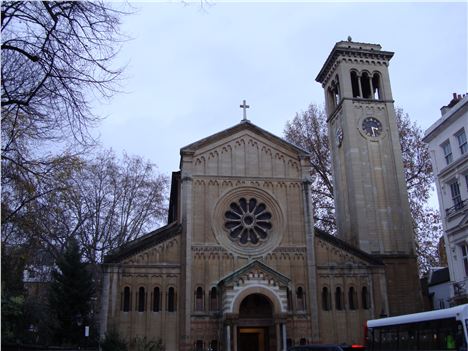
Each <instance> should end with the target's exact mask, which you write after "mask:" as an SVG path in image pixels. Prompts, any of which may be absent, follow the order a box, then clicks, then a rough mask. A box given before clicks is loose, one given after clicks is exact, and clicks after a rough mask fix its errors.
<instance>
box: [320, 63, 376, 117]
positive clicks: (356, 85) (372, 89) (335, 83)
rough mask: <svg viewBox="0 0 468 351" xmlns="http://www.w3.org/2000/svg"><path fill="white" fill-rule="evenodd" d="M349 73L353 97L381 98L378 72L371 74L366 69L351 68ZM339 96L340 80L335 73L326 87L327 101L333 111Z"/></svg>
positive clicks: (340, 94)
mask: <svg viewBox="0 0 468 351" xmlns="http://www.w3.org/2000/svg"><path fill="white" fill-rule="evenodd" d="M350 75H351V90H352V94H353V98H362V99H371V100H383V98H384V97H383V91H382V85H381V78H380V73H378V72H375V73H373V74H371V73H369V72H366V71H363V72H358V71H356V70H352V71H351V73H350ZM341 98H342V92H341V88H340V80H339V78H338V75H336V76H335V78H334V79H332V80H331V82H330V84H329V85H328V89H327V103H328V106H329V107H330V111H333V110H334V109H335V108H336V107H337V106H338V104H339V102H340V100H341Z"/></svg>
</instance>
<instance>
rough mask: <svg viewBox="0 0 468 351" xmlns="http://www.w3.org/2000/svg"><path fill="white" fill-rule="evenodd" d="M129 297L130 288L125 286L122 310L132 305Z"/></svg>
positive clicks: (130, 295)
mask: <svg viewBox="0 0 468 351" xmlns="http://www.w3.org/2000/svg"><path fill="white" fill-rule="evenodd" d="M131 297H132V294H131V291H130V288H129V287H128V286H126V287H125V288H124V290H123V297H122V311H124V312H128V311H130V306H131V305H132V304H131V301H130V300H131Z"/></svg>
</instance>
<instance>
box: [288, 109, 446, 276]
mask: <svg viewBox="0 0 468 351" xmlns="http://www.w3.org/2000/svg"><path fill="white" fill-rule="evenodd" d="M396 117H397V118H396V122H397V126H398V130H399V135H400V145H401V149H402V157H403V166H404V171H405V177H406V186H407V189H408V196H409V202H410V208H411V214H412V217H413V229H414V235H415V239H416V248H417V253H418V257H419V266H420V272H425V271H427V269H428V268H429V267H431V266H434V265H436V263H437V244H438V239H439V238H440V236H441V235H442V227H441V224H440V216H439V212H438V210H435V209H432V208H430V207H429V206H428V200H429V196H430V192H431V189H432V187H433V183H434V176H433V174H432V165H431V162H430V156H429V152H428V148H427V145H426V144H425V143H423V141H422V137H423V132H422V130H421V128H419V127H418V126H417V124H416V123H415V122H412V121H411V120H410V118H409V116H408V114H406V113H404V111H403V110H402V109H401V108H398V109H397V110H396ZM284 133H285V138H286V139H287V140H289V141H290V142H292V143H294V144H296V145H298V146H300V147H302V148H304V149H305V150H308V151H309V152H310V153H311V166H312V176H313V178H314V184H313V187H312V201H313V204H314V219H315V222H316V225H317V226H318V227H319V228H321V229H324V230H326V231H328V232H330V233H335V232H336V222H335V205H334V200H333V179H332V174H331V154H330V148H329V143H328V131H327V124H326V115H325V112H324V111H323V109H321V108H319V107H317V106H316V105H313V104H311V105H310V106H309V109H308V110H307V111H305V112H301V113H300V114H299V113H297V114H296V116H295V117H294V118H293V119H292V120H291V121H288V122H287V123H286V127H285V130H284Z"/></svg>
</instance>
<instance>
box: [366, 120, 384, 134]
mask: <svg viewBox="0 0 468 351" xmlns="http://www.w3.org/2000/svg"><path fill="white" fill-rule="evenodd" d="M362 130H363V131H364V133H366V135H367V136H370V137H374V138H375V137H378V136H379V135H380V134H382V123H381V122H380V121H379V120H378V119H377V118H374V117H367V118H366V119H364V121H362Z"/></svg>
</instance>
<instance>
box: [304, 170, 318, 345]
mask: <svg viewBox="0 0 468 351" xmlns="http://www.w3.org/2000/svg"><path fill="white" fill-rule="evenodd" d="M308 177H309V176H308V175H306V174H304V175H303V178H304V181H303V183H302V187H303V194H304V217H305V234H306V245H307V251H306V256H307V257H306V262H307V278H308V287H309V291H307V292H306V298H307V305H306V309H307V310H308V311H309V312H310V322H311V327H312V340H313V342H318V341H319V340H320V327H319V316H318V303H317V265H316V262H315V243H314V241H315V233H314V217H313V213H312V212H313V211H312V210H313V209H312V201H311V194H310V185H311V181H310V180H309V178H308Z"/></svg>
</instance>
